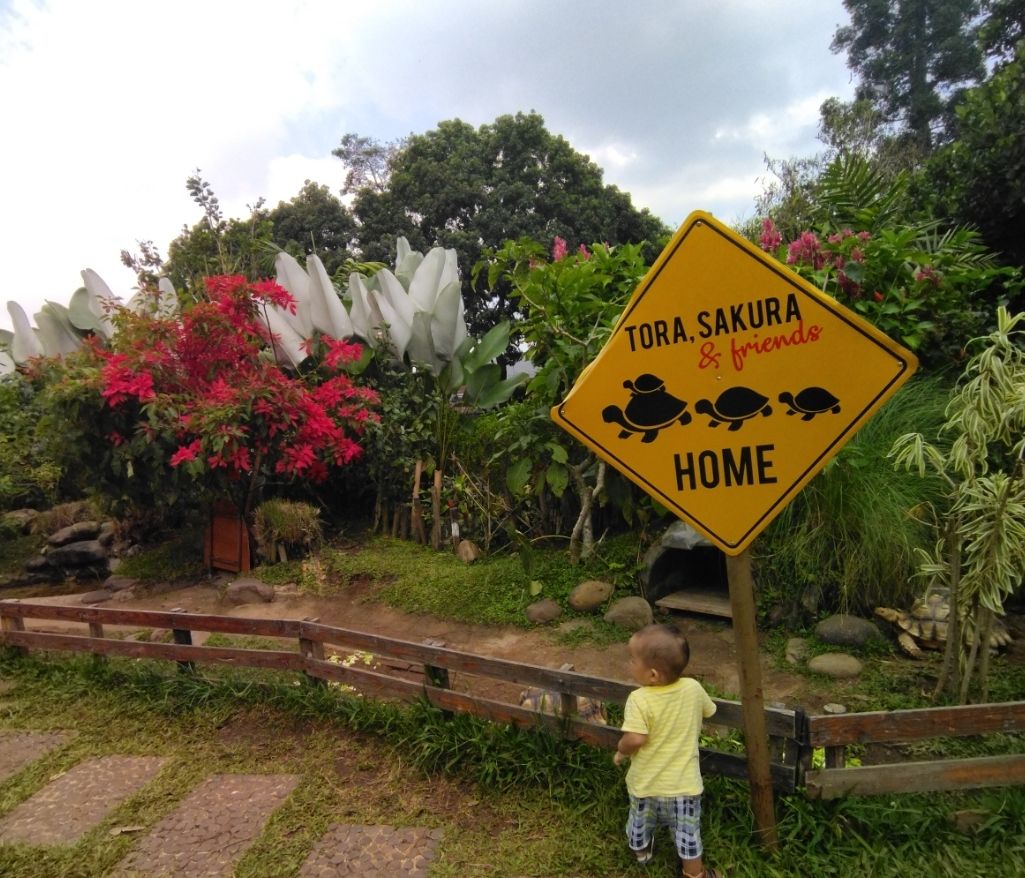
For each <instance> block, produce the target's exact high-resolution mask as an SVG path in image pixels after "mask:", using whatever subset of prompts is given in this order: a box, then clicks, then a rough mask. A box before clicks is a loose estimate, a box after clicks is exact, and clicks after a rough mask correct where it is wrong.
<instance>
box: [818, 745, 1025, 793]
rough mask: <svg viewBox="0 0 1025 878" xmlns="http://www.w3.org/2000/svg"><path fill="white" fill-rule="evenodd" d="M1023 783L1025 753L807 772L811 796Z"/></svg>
mask: <svg viewBox="0 0 1025 878" xmlns="http://www.w3.org/2000/svg"><path fill="white" fill-rule="evenodd" d="M1019 784H1025V755H1021V754H1013V755H1009V756H980V757H976V758H974V759H947V760H935V761H931V762H901V763H893V764H887V765H863V766H859V767H855V768H833V769H823V770H820V771H809V772H808V774H807V787H806V789H807V793H808V796H809V798H812V799H836V798H840V797H841V796H874V795H889V794H892V793H924V792H934V791H937V790H969V789H980V788H982V787H1001V786H1015V785H1019Z"/></svg>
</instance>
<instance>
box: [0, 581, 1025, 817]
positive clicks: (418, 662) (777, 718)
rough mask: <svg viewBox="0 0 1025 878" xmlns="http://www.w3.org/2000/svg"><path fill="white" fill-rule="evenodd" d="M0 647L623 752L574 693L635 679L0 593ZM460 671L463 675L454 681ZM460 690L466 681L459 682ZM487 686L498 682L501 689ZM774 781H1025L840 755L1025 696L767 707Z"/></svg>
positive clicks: (728, 760)
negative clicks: (315, 691) (259, 679)
mask: <svg viewBox="0 0 1025 878" xmlns="http://www.w3.org/2000/svg"><path fill="white" fill-rule="evenodd" d="M26 619H35V620H44V621H45V620H51V621H61V622H71V623H76V624H78V625H80V626H81V629H82V630H81V631H80V632H78V633H51V632H44V631H33V630H28V629H27V628H26V626H25V620H26ZM105 625H118V626H127V627H133V628H150V629H168V630H170V631H171V632H172V634H173V638H172V639H173V642H172V643H158V642H143V641H137V640H127V639H123V638H122V637H118V636H109V635H110V632H109V631H108V630H106V629H105V628H104V626H105ZM194 631H203V632H210V633H219V634H231V635H240V636H245V637H259V638H278V639H285V640H291V641H294V642H296V643H297V645H298V651H296V650H295V649H281V648H280V644H273V643H271V644H269V645H271V646H277V647H278V648H268V649H256V648H240V647H235V646H205V645H202V646H199V645H194V644H193V642H192V639H193V638H192V633H193V632H194ZM0 643H3V644H6V645H7V646H10V647H14V648H16V649H21V650H26V651H27V650H29V649H38V650H70V651H74V652H88V653H93V654H95V655H99V656H125V657H128V658H144V659H162V660H165V661H173V662H177V663H178V666H179V668H180V669H181V670H182V671H184V672H191V671H192V670H194V668H195V665H196V664H197V663H209V664H214V665H221V666H231V667H252V668H269V669H273V670H278V671H293V672H296V673H299V674H302V675H304V677H305V678H307V679H309V680H311V681H313V682H315V683H323V682H325V681H332V682H338V683H343V684H345V685H348V686H351V687H353V688H355V689H357V690H359V691H360V692H363V693H365V694H367V695H372V696H376V697H384V698H391V699H396V700H399V701H407V702H408V701H416V700H418V699H421V698H425V699H427V700H428V701H429V702H430V703H431V704H433V705H435V706H436V707H438V708H440V709H441V710H445V711H450V712H452V713H467V714H473V715H475V716H480V717H485V718H487V719H490V720H494V721H496V722H503V723H512V724H514V725H517V726H520V727H531V726H537V725H543V726H545V727H547V728H548V729H550V730H551V731H553V732H554V733H556V734H560V735H563V736H564V737H567V738H569V739H575V740H580V741H585V742H587V743H588V744H591V745H593V746H596V747H602V748H605V749H609V750H612V749H615V747H616V744H617V742H618V741H619V736H620V732H619V731H618V729H616V728H612V727H609V726H604V725H599V724H596V723H591V722H586V721H584V720H581V719H580V718H579V717H578V716H577V715H576V714H577V710H576V708H577V698H580V697H583V698H593V699H598V700H600V701H603V702H609V703H613V704H623V703H625V701H626V697H627V695H628V694H629V693H630V690H631V689H632V688H633V687H632V686H630V685H627V684H625V683H621V682H619V681H617V680H608V679H605V678H602V677H593V676H589V675H587V674H580V673H577V672H575V671H568V670H556V669H553V668H545V667H539V666H536V665H528V664H521V663H519V662H512V661H507V660H505V659H497V658H488V657H485V656H480V655H474V654H473V653H468V652H461V651H459V650H454V649H448V648H446V647H444V646H439V645H433V644H431V643H429V642H427V643H412V642H409V641H404V640H395V639H392V638H389V637H381V636H379V635H376V634H370V633H367V632H363V631H354V630H351V629H345V628H336V627H333V626H330V625H322V624H320V623H318V622H316V621H315V620H304V621H298V620H286V619H239V618H233V617H230V616H214V615H205V614H194V613H185V612H182V611H170V612H161V611H153V610H121V609H107V608H102V607H81V606H58V605H50V604H41V603H33V602H31V601H24V600H22V601H18V600H5V601H0ZM356 650H360V651H364V652H368V653H371V654H372V655H373V656H374V657H375V667H374V668H373V669H371V668H369V667H366V666H361V665H360V664H359V663H354V664H352V665H348V666H347V665H345V664H340V663H337V662H334V661H330V660H329V659H328V658H327V656H328V655H329V654H333V655H335V656H338V655H348V654H351V653H352V652H354V651H356ZM457 675H461V676H457ZM482 678H483V679H485V680H490V681H492V682H493V681H500V682H502V683H510V684H518V685H519V686H526V687H537V688H539V689H545V690H549V691H552V692H556V693H558V695H559V698H558V700H557V710H558V715H555V716H552V715H548V714H542V713H538V712H537V711H535V710H531V709H528V708H525V707H521V706H520V705H519V704H513V703H509V702H505V701H500V700H497V699H495V698H492V697H484V696H482V695H480V694H474V693H472V692H470V691H460V690H467V689H469V688H473V686H474V685H477V686H478V688H479V683H475V682H474V681H479V680H480V679H482ZM457 685H458V686H459V689H457V688H453V687H454V686H457ZM491 688H494V686H493V685H492V686H491ZM714 700H715V703H716V706H717V708H718V709H717V711H716V714H715V717H714V723H715V724H716V725H718V726H725V727H728V728H737V729H739V728H742V727H743V718H742V713H741V706H740V703H739V702H736V701H726V700H722V699H714ZM765 721H766V727H767V730H768V733H769V736H770V744H771V747H770V751H771V753H772V763H771V765H770V772H771V777H772V782H773V786H774V788H775V789H776V790H777V791H779V792H788V793H789V792H794V791H795V790H797V789H799V788H801V787H804V788H805V789H806V792H807V794H808V795H809V796H810V797H812V798H823V799H830V798H836V797H839V796H847V795H877V794H891V793H902V792H924V791H929V790H953V789H973V788H978V787H988V786H1004V785H1015V784H1025V755H1022V754H1010V755H1002V756H987V757H975V758H964V759H961V758H952V759H944V760H933V761H923V762H907V761H904V762H896V763H888V764H884V765H866V766H852V767H846V766H845V750H846V748H847V747H848V746H849V745H852V744H873V743H894V742H909V741H919V740H924V739H928V738H936V737H944V736H951V737H955V736H966V735H985V734H994V733H1000V732H1003V733H1011V734H1018V733H1022V732H1025V702H1013V703H1006V704H983V705H969V706H965V707H935V708H926V709H921V710H896V711H879V712H872V713H851V714H841V715H822V716H807V715H806V714H805V713H804V711H802V710H800V709H797V710H785V709H780V708H767V709H766V710H765ZM817 748H824V749H825V768H822V769H818V770H809V769H810V765H811V761H812V754H813V751H814V750H815V749H817ZM701 768H702V771H703V772H704V773H705V774H706V775H716V774H717V775H723V776H726V777H732V778H738V779H741V780H746V779H747V762H746V760H745V758H744V756H743V755H741V754H738V753H725V752H721V751H718V750H713V749H702V751H701Z"/></svg>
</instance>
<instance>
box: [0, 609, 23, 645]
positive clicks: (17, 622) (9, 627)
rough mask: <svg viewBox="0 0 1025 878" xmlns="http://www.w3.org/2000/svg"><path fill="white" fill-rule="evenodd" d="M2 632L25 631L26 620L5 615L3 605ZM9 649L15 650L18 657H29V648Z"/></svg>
mask: <svg viewBox="0 0 1025 878" xmlns="http://www.w3.org/2000/svg"><path fill="white" fill-rule="evenodd" d="M12 603H17V601H16V600H15V601H12ZM0 630H2V631H10V632H11V633H12V634H13V633H14V632H15V631H24V630H25V620H24V619H22V618H21V616H5V615H3V605H0ZM8 649H13V650H14V651H15V652H16V653H17V654H18V655H28V647H27V646H9V647H8Z"/></svg>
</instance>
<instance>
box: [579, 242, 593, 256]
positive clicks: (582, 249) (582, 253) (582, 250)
mask: <svg viewBox="0 0 1025 878" xmlns="http://www.w3.org/2000/svg"><path fill="white" fill-rule="evenodd" d="M578 252H579V253H580V258H581V259H590V258H591V254H590V253H589V252H588V251H587V247H586V246H585V245H583V244H581V245H580V247H579V248H578Z"/></svg>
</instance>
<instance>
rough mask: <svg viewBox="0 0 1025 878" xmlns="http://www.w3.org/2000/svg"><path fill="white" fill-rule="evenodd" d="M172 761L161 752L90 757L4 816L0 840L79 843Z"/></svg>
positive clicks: (2, 841) (0, 841)
mask: <svg viewBox="0 0 1025 878" xmlns="http://www.w3.org/2000/svg"><path fill="white" fill-rule="evenodd" d="M167 761H168V760H167V759H163V758H160V757H157V756H103V757H99V758H95V759H86V760H85V761H83V762H80V763H79V764H78V765H76V766H75V767H74V768H72V769H71V770H70V771H67V772H66V773H65V774H62V775H61V776H60V777H58V778H57V779H56V780H53V781H51V782H50V783H48V784H47V785H46V786H45V787H43V788H42V789H41V790H40V791H39V792H38V793H36V794H35V795H34V796H32V797H31V798H30V799H28V800H27V801H25V802H22V803H21V804H20V805H19V806H18V807H17V808H15V809H14V810H13V811H11V813H10V814H8V815H7V816H6V817H4V818H3V819H2V820H0V843H4V842H25V843H27V844H37V845H49V844H74V842H76V841H78V839H79V838H81V837H82V836H83V835H84V834H85V833H86V832H88V831H89V830H90V829H92V828H93V827H94V826H96V825H97V824H98V823H99V822H100V821H101V820H103V818H104V817H106V816H107V814H109V813H110V812H111V811H112V810H113V809H114V808H115V807H117V805H118V804H120V803H121V801H122V800H124V799H126V798H128V797H129V796H131V795H133V794H134V793H136V792H138V791H139V790H140V789H142V788H143V787H144V786H145V785H146V784H147V783H149V782H150V781H151V780H152V779H153V778H154V777H155V776H156V774H157V772H158V771H160V769H161V768H163V767H164V765H165V764H166V763H167Z"/></svg>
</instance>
